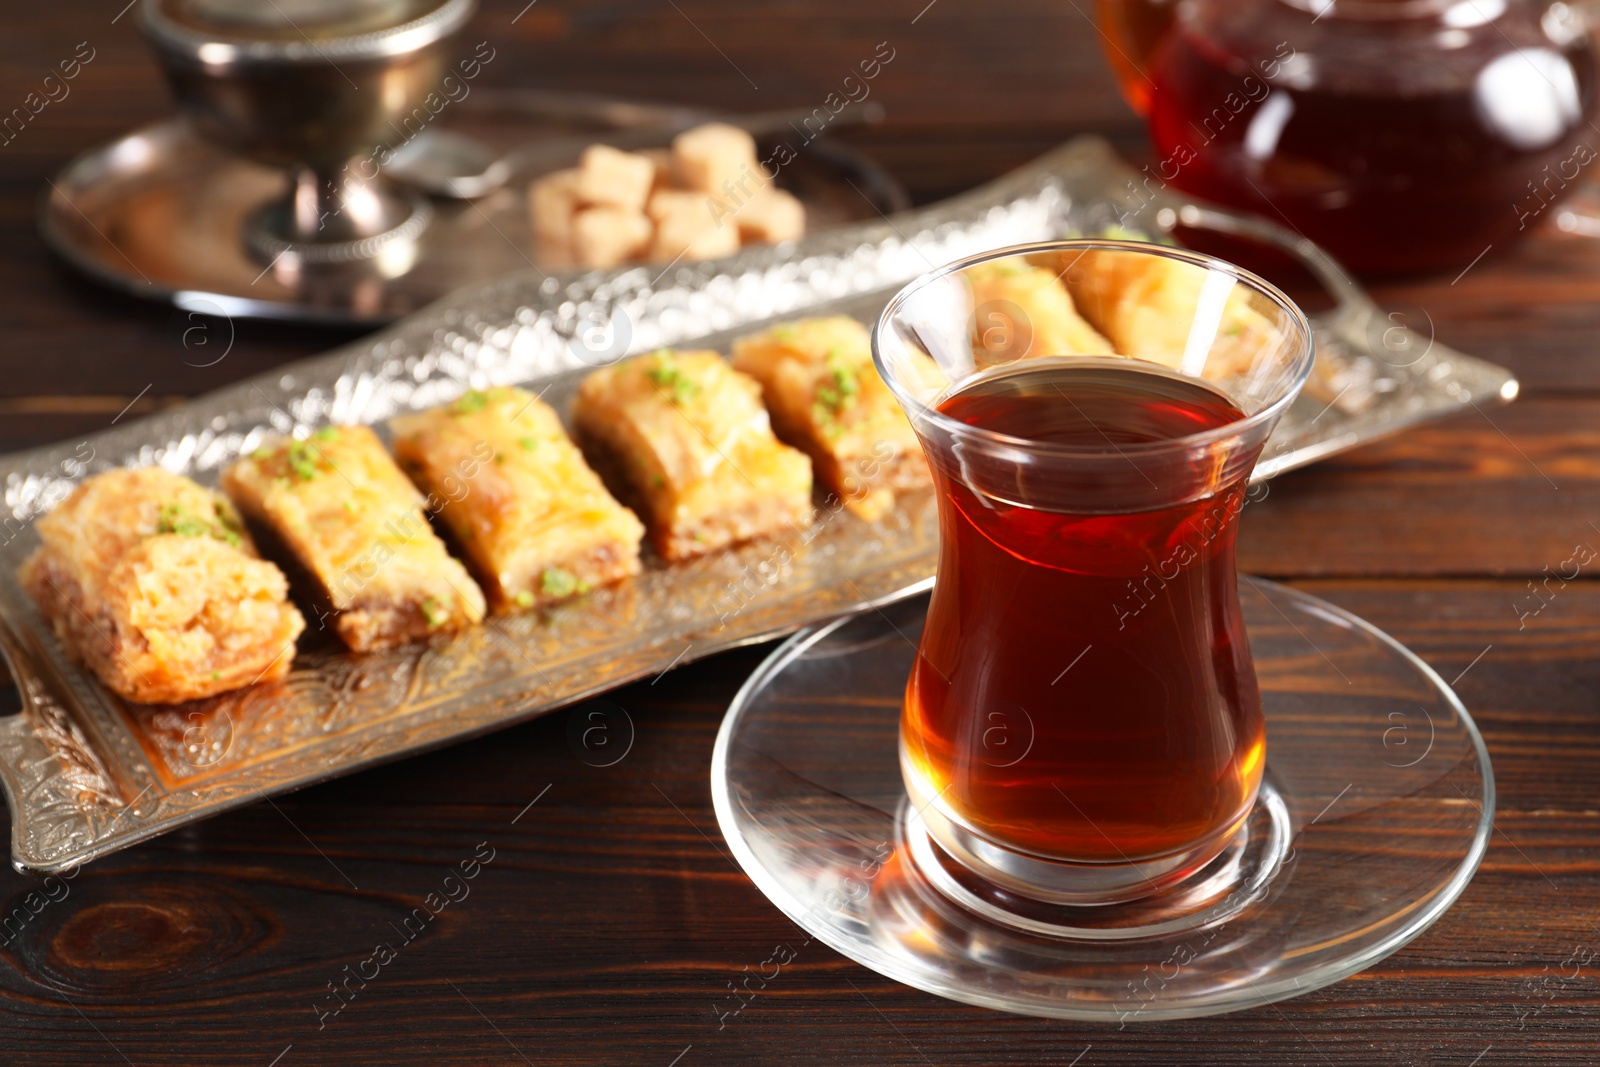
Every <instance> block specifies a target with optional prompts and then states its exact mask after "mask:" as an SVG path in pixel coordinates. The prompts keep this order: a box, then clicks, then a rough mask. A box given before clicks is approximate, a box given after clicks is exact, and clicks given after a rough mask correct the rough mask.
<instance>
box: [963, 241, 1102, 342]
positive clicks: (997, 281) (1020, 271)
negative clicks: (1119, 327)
mask: <svg viewBox="0 0 1600 1067" xmlns="http://www.w3.org/2000/svg"><path fill="white" fill-rule="evenodd" d="M964 276H965V277H966V280H967V282H968V283H969V284H970V285H971V286H972V306H973V309H974V315H973V325H972V332H973V337H972V351H973V356H974V358H975V360H976V362H977V364H978V366H979V367H980V368H982V367H988V366H994V365H996V364H1000V363H1010V362H1012V361H1013V360H1018V359H1025V358H1033V357H1038V356H1109V355H1115V354H1116V353H1115V351H1113V349H1112V346H1111V342H1110V341H1109V340H1107V339H1106V338H1105V337H1104V336H1102V335H1101V334H1100V332H1099V331H1098V330H1096V329H1095V328H1094V327H1093V326H1091V325H1089V323H1088V321H1087V320H1085V319H1084V317H1083V316H1082V315H1080V314H1079V313H1078V309H1077V307H1076V306H1075V305H1074V304H1073V301H1072V296H1071V295H1070V294H1069V293H1068V292H1067V288H1066V286H1064V285H1062V284H1061V279H1060V278H1058V277H1057V276H1056V274H1055V272H1054V271H1050V270H1046V269H1045V268H1043V267H1035V266H1030V265H1029V264H1026V263H1022V262H1019V261H1017V260H999V261H996V262H990V263H980V264H978V265H977V266H975V267H971V268H969V269H968V270H966V271H965V272H964Z"/></svg>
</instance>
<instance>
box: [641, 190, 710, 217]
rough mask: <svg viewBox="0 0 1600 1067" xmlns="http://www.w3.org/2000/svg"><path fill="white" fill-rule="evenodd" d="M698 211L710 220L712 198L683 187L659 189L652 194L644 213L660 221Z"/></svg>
mask: <svg viewBox="0 0 1600 1067" xmlns="http://www.w3.org/2000/svg"><path fill="white" fill-rule="evenodd" d="M696 212H698V213H699V214H701V215H703V216H705V220H706V221H707V222H710V221H711V215H712V198H711V197H709V196H707V195H706V194H705V193H691V192H686V191H684V190H682V189H657V190H656V191H655V192H653V193H651V194H650V202H649V203H648V204H646V205H645V209H644V213H645V214H646V215H649V216H650V218H651V219H652V220H653V221H655V222H660V221H661V220H662V219H664V218H667V217H668V216H671V215H687V214H693V213H696Z"/></svg>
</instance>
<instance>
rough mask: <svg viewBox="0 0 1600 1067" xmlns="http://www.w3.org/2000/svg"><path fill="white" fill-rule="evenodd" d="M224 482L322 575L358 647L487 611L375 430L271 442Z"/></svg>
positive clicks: (402, 638) (317, 578)
mask: <svg viewBox="0 0 1600 1067" xmlns="http://www.w3.org/2000/svg"><path fill="white" fill-rule="evenodd" d="M222 485H223V488H224V489H225V490H226V491H227V493H228V495H229V496H231V497H232V498H233V500H234V502H235V503H237V504H238V505H239V507H240V509H241V510H243V511H244V513H245V514H246V515H247V516H248V517H249V518H250V519H252V520H253V521H255V522H259V523H260V524H261V525H262V526H264V527H266V528H268V529H270V530H271V531H272V532H273V534H274V535H276V537H277V539H278V540H279V541H281V542H282V544H283V546H284V548H285V550H286V551H287V552H289V553H290V554H291V555H292V556H293V557H294V558H295V560H296V561H297V562H298V563H299V565H300V567H301V569H303V570H304V571H305V573H306V574H307V575H308V576H309V577H310V578H311V579H312V581H313V582H315V584H316V585H317V587H318V591H319V592H320V593H321V594H322V598H323V599H325V600H326V603H327V608H328V610H329V612H330V613H331V615H332V623H333V628H334V630H335V631H336V632H337V633H338V634H339V637H340V638H341V639H342V640H343V641H344V643H345V644H346V645H348V646H349V647H350V648H351V649H353V650H355V651H357V652H368V651H372V650H374V649H380V648H388V647H390V646H393V645H397V644H402V643H404V642H406V641H411V640H415V639H418V638H423V637H427V636H429V635H431V634H436V633H442V632H447V631H451V630H458V629H460V628H461V627H463V626H466V625H468V624H470V623H474V622H478V621H479V620H481V619H482V618H483V615H484V599H483V592H482V591H481V590H480V589H479V588H478V586H477V584H476V583H475V582H474V581H473V580H472V578H471V577H470V576H469V575H468V574H467V571H466V568H464V567H463V566H462V565H461V564H460V562H458V561H457V560H455V559H453V558H452V557H451V556H450V554H449V553H448V552H447V551H445V547H444V542H442V541H440V540H439V536H438V535H437V534H436V533H434V532H433V528H432V527H431V526H429V525H428V517H427V515H426V513H425V512H424V508H423V504H424V500H423V497H422V494H421V493H419V492H418V491H417V488H416V486H414V485H412V484H411V481H410V479H408V478H407V477H406V476H405V474H404V473H402V472H401V470H400V468H399V467H397V466H396V465H395V462H394V460H393V459H392V458H390V456H389V453H388V452H387V451H385V450H384V447H383V444H382V442H380V441H379V440H378V437H377V435H376V434H374V433H373V432H372V430H371V429H369V428H368V427H366V426H338V427H333V426H330V427H326V428H324V429H321V430H318V431H317V432H316V433H314V434H312V435H311V436H310V437H309V438H306V439H304V440H278V441H275V442H272V443H270V444H268V445H266V446H264V447H262V448H260V449H257V450H256V451H255V452H254V453H252V454H251V455H249V456H247V457H245V458H244V459H242V460H240V461H239V462H237V463H235V464H234V465H233V466H231V467H229V468H228V469H227V470H226V471H225V472H224V473H223V477H222ZM320 614H321V612H320V611H319V615H320Z"/></svg>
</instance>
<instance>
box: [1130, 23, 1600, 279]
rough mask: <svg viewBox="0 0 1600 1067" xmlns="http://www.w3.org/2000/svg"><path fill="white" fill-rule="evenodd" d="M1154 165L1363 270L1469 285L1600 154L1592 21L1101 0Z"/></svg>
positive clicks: (1184, 185)
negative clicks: (1466, 279) (1594, 119)
mask: <svg viewBox="0 0 1600 1067" xmlns="http://www.w3.org/2000/svg"><path fill="white" fill-rule="evenodd" d="M1098 12H1099V18H1100V23H1101V27H1102V29H1103V30H1104V31H1105V34H1106V40H1107V46H1108V47H1107V54H1108V56H1109V57H1110V58H1111V61H1112V65H1113V67H1114V68H1116V70H1117V72H1118V75H1119V78H1120V80H1121V82H1122V86H1123V92H1124V94H1125V95H1126V96H1127V98H1128V100H1129V102H1130V103H1131V104H1133V106H1134V107H1135V108H1136V109H1137V110H1139V111H1140V112H1141V113H1143V114H1144V115H1145V117H1146V120H1147V122H1148V124H1149V129H1150V135H1151V139H1152V141H1153V142H1154V155H1155V161H1154V162H1153V163H1152V164H1151V166H1150V167H1149V168H1148V170H1149V172H1150V173H1151V174H1152V175H1154V176H1156V177H1158V178H1159V179H1160V180H1161V181H1164V182H1171V183H1172V184H1173V185H1175V186H1177V187H1178V188H1180V189H1183V190H1184V191H1186V192H1189V193H1192V194H1193V195H1195V196H1198V197H1203V198H1205V199H1207V200H1213V201H1216V202H1218V203H1224V204H1229V205H1232V206H1234V207H1239V208H1243V209H1245V210H1249V211H1252V212H1255V213H1257V214H1260V215H1264V216H1266V217H1268V218H1271V219H1273V220H1274V221H1278V222H1283V223H1286V224H1287V225H1289V226H1290V227H1292V228H1293V229H1295V230H1297V231H1299V232H1300V233H1302V234H1304V235H1305V236H1307V237H1309V238H1311V239H1312V240H1314V241H1316V242H1317V243H1319V244H1321V245H1322V246H1323V247H1324V248H1326V249H1328V251H1330V252H1331V253H1333V255H1334V256H1335V257H1337V258H1338V259H1340V260H1341V261H1343V262H1344V263H1345V264H1346V265H1347V266H1349V267H1350V268H1352V269H1354V270H1355V271H1357V272H1359V273H1362V274H1366V275H1384V274H1401V273H1411V272H1420V271H1437V272H1444V273H1455V272H1459V271H1462V270H1464V269H1466V268H1467V267H1468V266H1470V265H1471V264H1472V263H1474V262H1476V261H1477V259H1478V258H1480V257H1482V256H1483V255H1485V254H1486V253H1487V252H1488V251H1490V250H1491V249H1494V248H1501V247H1504V246H1506V245H1509V244H1511V243H1512V242H1514V241H1515V240H1516V239H1518V238H1519V237H1520V236H1522V235H1523V234H1525V233H1526V232H1527V231H1528V230H1529V229H1530V228H1531V227H1532V226H1533V225H1534V224H1535V223H1536V222H1538V221H1540V220H1542V219H1544V218H1546V217H1548V216H1549V215H1551V214H1553V213H1552V212H1551V211H1550V208H1551V207H1552V205H1554V204H1555V203H1556V202H1558V201H1559V200H1561V199H1562V198H1563V197H1565V196H1566V195H1567V194H1569V193H1571V192H1572V191H1573V190H1574V189H1575V188H1576V186H1577V185H1578V184H1579V183H1580V182H1581V181H1582V180H1583V179H1584V178H1586V177H1587V176H1588V169H1589V167H1590V164H1592V163H1594V162H1595V160H1596V159H1597V158H1600V151H1597V149H1600V129H1597V128H1596V127H1595V126H1594V125H1593V124H1592V123H1591V121H1590V116H1591V115H1592V113H1593V111H1594V105H1595V58H1594V55H1593V52H1592V50H1591V46H1590V42H1589V38H1588V36H1587V32H1586V27H1585V26H1584V24H1583V22H1582V20H1581V18H1580V16H1579V12H1578V11H1577V10H1576V9H1574V8H1572V7H1569V6H1568V5H1566V4H1564V3H1546V2H1543V0H1178V2H1176V3H1174V2H1172V0H1099V8H1098Z"/></svg>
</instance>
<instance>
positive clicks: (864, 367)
mask: <svg viewBox="0 0 1600 1067" xmlns="http://www.w3.org/2000/svg"><path fill="white" fill-rule="evenodd" d="M920 358H921V359H922V360H923V361H925V362H926V365H927V366H926V370H927V373H928V375H929V381H930V382H932V381H936V380H938V368H937V367H935V366H934V363H933V360H932V359H931V358H928V357H926V356H922V357H920ZM733 366H734V368H735V369H736V370H739V371H742V372H743V373H745V374H748V375H750V376H751V377H752V378H754V379H755V380H756V381H758V382H760V383H761V391H762V395H763V397H764V399H765V400H766V405H767V410H768V411H770V412H771V413H772V426H773V429H774V430H775V431H777V434H778V437H779V438H780V439H781V440H783V441H785V442H787V443H789V444H791V445H794V446H795V447H796V448H799V449H802V450H804V451H805V452H806V453H807V454H808V455H809V456H810V457H811V462H812V463H813V464H814V465H815V468H816V476H817V480H818V481H819V482H821V483H822V484H823V485H824V486H826V487H827V488H828V489H830V490H832V492H833V493H835V494H836V495H837V496H838V498H839V499H840V500H841V501H843V502H844V504H845V505H846V506H847V507H849V508H850V510H851V511H853V512H855V513H856V514H858V515H860V516H861V517H862V518H865V519H868V520H872V519H876V518H879V517H880V516H882V515H883V514H884V513H885V512H886V511H888V510H889V508H890V507H891V506H892V505H893V504H894V498H895V494H896V493H898V492H902V491H905V490H910V489H916V488H918V487H920V486H923V485H926V484H928V464H927V461H926V460H924V459H923V458H922V449H921V448H920V447H919V446H918V445H917V439H916V435H915V434H913V433H912V431H911V423H910V422H908V421H907V419H906V416H905V412H904V411H903V410H902V409H901V407H900V404H899V402H898V401H896V400H895V398H894V394H893V393H891V392H890V391H889V387H888V386H887V385H885V384H884V382H883V379H882V378H881V377H879V376H878V371H877V368H875V367H874V366H873V365H872V339H871V337H870V335H869V334H868V333H867V328H866V327H865V326H863V325H861V323H859V322H857V321H856V320H855V319H852V318H849V317H847V316H843V315H833V316H829V317H826V318H815V319H800V320H798V321H795V322H787V323H782V324H780V325H778V326H774V327H772V328H771V329H769V330H765V331H763V332H761V333H758V334H752V335H751V336H749V337H742V338H740V339H739V340H738V341H736V342H735V343H734V346H733Z"/></svg>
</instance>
